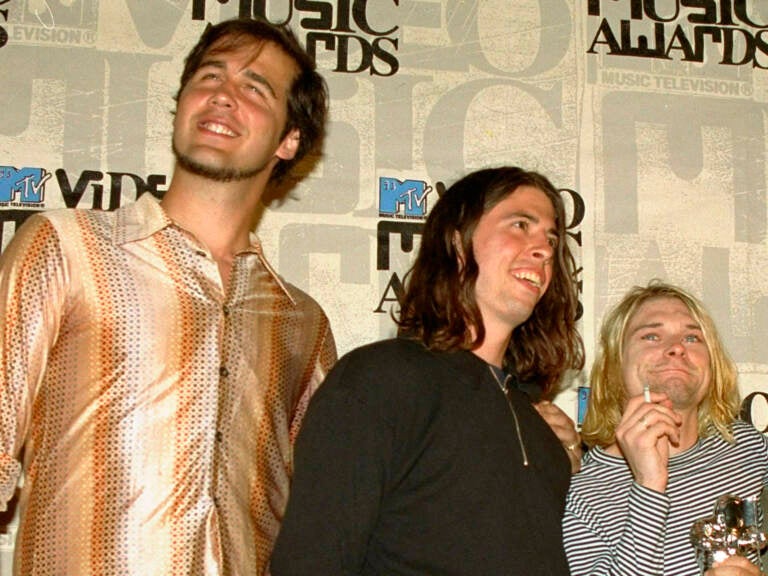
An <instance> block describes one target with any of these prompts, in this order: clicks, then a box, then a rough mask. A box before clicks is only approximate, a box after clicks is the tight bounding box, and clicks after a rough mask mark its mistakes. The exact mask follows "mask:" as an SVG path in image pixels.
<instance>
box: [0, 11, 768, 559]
mask: <svg viewBox="0 0 768 576" xmlns="http://www.w3.org/2000/svg"><path fill="white" fill-rule="evenodd" d="M235 16H263V17H266V18H267V19H269V20H270V21H272V22H276V23H288V24H289V25H290V26H291V27H292V28H293V29H294V30H295V32H296V33H297V35H298V36H299V37H300V39H301V40H302V41H303V42H304V43H305V45H306V46H307V47H308V49H309V51H310V52H312V53H314V54H315V55H316V57H317V59H318V63H319V67H320V69H321V70H322V72H323V74H324V76H325V77H326V79H327V81H328V84H329V87H330V92H331V122H330V131H329V135H328V138H327V140H326V143H325V149H324V154H323V158H322V160H321V162H319V163H318V164H317V165H316V166H315V167H314V169H313V170H312V172H311V173H310V174H309V175H308V176H307V177H306V178H305V179H304V180H303V181H302V182H301V183H300V184H299V185H297V186H296V187H295V188H294V189H293V190H291V191H290V194H289V195H288V196H287V197H283V198H280V199H276V200H274V201H272V202H271V203H269V205H268V206H267V207H266V208H265V209H264V211H263V214H262V215H261V218H260V223H259V234H260V236H261V238H262V241H263V243H264V247H265V250H266V252H267V254H268V255H269V257H270V259H271V261H272V262H273V264H275V266H276V267H277V269H278V270H279V271H280V273H281V274H282V275H283V276H284V277H286V279H288V280H289V281H291V282H293V283H295V284H297V285H298V286H300V287H301V288H303V289H305V290H307V291H308V292H309V293H311V294H312V295H313V296H314V297H315V298H316V299H317V300H318V301H319V302H320V303H321V305H322V306H323V307H324V309H325V310H326V312H327V314H328V316H329V317H330V319H331V323H332V326H333V329H334V333H335V335H336V339H337V343H338V346H339V350H340V352H342V353H343V352H346V351H348V350H349V349H351V348H353V347H356V346H359V345H361V344H364V343H367V342H370V341H373V340H376V339H379V338H384V337H389V336H392V335H393V334H394V324H393V322H392V319H391V312H392V311H393V310H396V309H397V300H398V297H399V296H400V295H401V294H402V281H403V276H404V274H405V272H406V271H407V269H408V267H409V265H410V262H411V261H412V258H413V256H414V254H415V251H416V250H417V248H418V245H419V235H420V231H421V227H422V225H423V221H424V218H425V217H426V215H427V214H428V213H429V210H430V209H431V207H432V206H433V205H434V202H435V201H436V200H437V198H438V196H439V194H440V192H441V191H442V190H444V189H445V187H447V186H449V185H450V184H451V183H452V182H453V181H455V180H456V179H457V178H458V177H460V176H461V175H463V174H464V173H466V172H468V171H471V170H475V169H478V168H482V167H486V166H495V165H500V164H513V165H518V166H522V167H524V168H527V169H534V170H538V171H540V172H542V173H544V174H545V175H547V176H548V177H549V178H550V179H551V180H552V181H553V183H554V184H555V185H556V186H558V187H559V188H561V189H562V194H563V196H564V198H565V200H566V205H567V206H568V218H569V222H568V228H569V232H570V234H571V241H572V242H573V246H574V248H575V251H576V253H577V254H578V257H579V264H580V272H579V281H580V289H581V302H582V306H583V316H582V319H581V329H582V333H583V335H584V338H585V342H586V345H587V350H588V360H589V359H591V357H592V354H593V350H594V343H595V338H596V332H597V330H598V327H599V325H600V321H601V318H602V315H603V314H604V312H605V310H606V309H607V308H608V307H609V306H611V305H612V304H613V303H615V301H616V300H617V299H618V298H619V297H620V296H621V295H622V294H623V293H624V292H625V291H626V290H627V289H628V288H629V287H631V286H632V285H634V284H645V283H647V281H648V280H649V279H651V278H662V279H664V280H667V281H670V282H673V283H677V284H680V285H682V286H684V287H686V288H688V289H690V290H691V291H692V292H694V293H695V294H697V295H698V296H700V297H701V298H702V299H703V300H704V302H705V303H706V304H707V305H708V307H709V308H710V310H711V311H712V312H713V315H714V317H715V320H716V322H717V324H718V327H719V328H720V330H721V331H722V334H723V336H724V339H725V341H726V343H727V345H728V347H729V350H730V352H731V354H732V356H733V357H734V359H735V360H736V362H737V364H738V366H739V369H740V371H741V386H742V392H743V394H744V396H745V397H748V398H749V400H748V402H747V403H746V405H745V407H746V412H747V413H748V414H750V415H751V416H752V417H753V419H754V420H755V424H757V425H758V427H761V428H765V427H766V425H768V408H767V406H768V403H767V402H766V398H768V395H766V393H765V392H766V391H768V246H767V245H766V233H767V231H768V210H767V206H766V131H767V129H766V101H768V76H766V68H768V2H765V1H763V0H697V1H696V2H693V1H692V0H482V2H480V1H476V2H471V1H467V0H442V1H440V0H375V1H374V0H111V1H110V2H98V1H97V0H0V78H2V81H1V82H0V102H2V122H1V123H0V234H1V238H2V246H5V245H6V244H7V242H8V241H9V240H10V238H11V237H12V236H13V234H14V232H15V230H16V228H17V227H18V226H19V225H20V224H21V223H22V222H23V221H24V220H25V219H26V218H27V217H28V216H29V215H30V214H31V213H33V212H35V211H38V210H50V209H55V208H65V207H69V208H73V207H78V208H97V209H104V210H110V209H114V208H116V207H117V206H119V205H121V204H124V203H126V202H129V201H132V200H134V199H135V198H136V197H137V196H138V195H140V194H142V193H145V192H149V193H153V194H156V195H162V193H163V191H164V190H165V189H166V188H167V185H168V183H169V180H170V174H171V171H172V167H173V157H172V154H171V151H170V135H171V119H172V112H173V109H174V106H175V103H174V101H173V95H174V93H175V92H176V90H177V88H178V80H179V76H180V72H181V68H182V61H183V58H184V56H185V54H186V53H187V52H188V50H189V49H190V48H191V46H192V45H193V44H194V43H195V41H196V40H197V38H198V36H199V34H200V33H201V32H202V30H203V29H204V27H205V25H206V23H207V22H214V23H215V22H219V21H221V20H223V19H226V18H231V17H235ZM585 379H586V377H585V375H584V374H581V375H577V376H576V377H575V378H574V380H573V382H571V383H569V384H568V386H567V389H566V390H564V392H563V393H562V394H561V396H560V397H559V398H558V403H559V404H560V405H561V406H563V407H564V408H565V409H566V410H567V411H568V412H569V413H570V414H571V415H572V416H573V417H574V419H575V418H576V416H577V401H576V398H577V389H578V387H579V386H580V385H583V384H584V381H585ZM6 521H7V520H6ZM12 536H13V526H12V525H11V527H10V528H9V534H6V535H2V534H0V538H5V540H0V548H2V550H0V553H4V554H5V556H3V558H4V559H5V560H4V562H5V564H4V566H6V568H5V569H7V565H8V563H7V562H8V558H9V556H8V550H10V547H11V544H10V543H11V541H12ZM2 569H3V568H2V567H0V570H2Z"/></svg>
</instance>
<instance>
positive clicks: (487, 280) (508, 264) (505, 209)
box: [472, 185, 558, 337]
mask: <svg viewBox="0 0 768 576" xmlns="http://www.w3.org/2000/svg"><path fill="white" fill-rule="evenodd" d="M557 240H558V236H557V228H556V224H555V210H554V207H553V206H552V202H551V201H550V199H549V198H548V197H547V195H546V194H545V193H544V192H542V191H541V190H539V189H538V188H534V187H533V186H525V185H524V186H519V187H518V188H517V189H515V190H514V192H512V193H511V194H509V195H508V196H506V197H505V198H504V199H503V200H501V201H499V202H498V203H497V204H496V205H495V206H493V208H491V209H490V210H489V211H488V212H486V213H485V214H484V215H483V216H482V218H480V221H479V222H478V224H477V227H476V228H475V231H474V233H473V235H472V246H473V253H474V257H475V260H476V262H477V265H478V269H479V273H478V276H477V281H476V283H475V298H476V301H477V305H478V308H479V309H480V313H481V315H482V318H483V324H484V325H485V329H486V332H487V333H488V334H489V335H491V336H492V337H493V336H499V337H509V335H510V334H511V333H512V331H513V330H514V329H515V328H516V327H517V326H519V325H520V324H522V323H523V322H525V321H526V320H527V319H528V317H529V316H530V315H531V313H532V312H533V309H534V307H535V306H536V304H537V303H538V302H539V300H540V299H541V297H542V296H543V295H544V293H545V292H546V290H547V287H548V286H549V282H550V280H551V279H552V264H553V262H552V258H553V254H554V252H555V250H554V246H555V245H556V244H557Z"/></svg>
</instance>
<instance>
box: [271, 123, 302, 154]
mask: <svg viewBox="0 0 768 576" xmlns="http://www.w3.org/2000/svg"><path fill="white" fill-rule="evenodd" d="M299 142H301V132H299V129H298V128H294V129H293V130H291V131H290V132H288V134H287V135H286V136H285V138H283V141H282V142H280V145H279V146H278V147H277V150H276V151H275V156H277V157H278V158H280V160H292V159H293V157H294V156H296V152H298V150H299Z"/></svg>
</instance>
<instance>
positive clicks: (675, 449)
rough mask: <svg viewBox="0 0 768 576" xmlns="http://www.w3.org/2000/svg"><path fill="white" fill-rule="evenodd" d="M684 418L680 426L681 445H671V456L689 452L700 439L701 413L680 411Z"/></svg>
mask: <svg viewBox="0 0 768 576" xmlns="http://www.w3.org/2000/svg"><path fill="white" fill-rule="evenodd" d="M678 413H679V414H680V416H682V418H683V423H682V424H681V425H680V443H679V444H678V445H677V446H673V445H671V444H670V446H669V455H670V456H674V455H675V454H679V453H680V452H684V451H685V450H688V448H690V447H691V446H693V445H694V444H696V442H697V441H698V439H699V413H698V410H696V409H694V410H687V411H678Z"/></svg>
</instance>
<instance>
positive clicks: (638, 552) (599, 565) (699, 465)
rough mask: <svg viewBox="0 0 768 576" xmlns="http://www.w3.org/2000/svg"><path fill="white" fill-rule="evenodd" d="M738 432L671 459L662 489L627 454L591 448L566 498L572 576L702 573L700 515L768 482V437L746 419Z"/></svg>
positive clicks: (709, 439)
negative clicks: (697, 537)
mask: <svg viewBox="0 0 768 576" xmlns="http://www.w3.org/2000/svg"><path fill="white" fill-rule="evenodd" d="M733 432H734V438H735V440H736V442H735V443H734V444H730V443H728V442H726V441H725V440H724V439H723V438H722V437H721V436H719V435H715V436H710V437H707V438H703V439H700V440H699V441H698V442H697V443H696V444H695V445H694V446H693V447H691V448H689V449H688V450H686V451H685V452H682V453H680V454H677V455H675V456H673V457H672V458H670V461H669V480H668V484H667V491H666V493H663V494H662V493H660V492H656V491H654V490H650V489H648V488H644V487H642V486H640V485H638V484H636V483H635V482H634V478H633V476H632V472H631V471H630V469H629V466H628V464H627V462H626V461H625V460H624V459H623V458H620V457H616V456H611V455H609V454H607V453H606V452H605V451H604V450H602V449H601V448H593V449H592V450H590V451H589V452H588V453H587V454H586V456H585V457H584V463H583V466H582V469H581V472H580V473H578V474H576V475H575V476H574V477H573V481H572V482H571V488H570V492H569V494H568V500H567V503H566V510H565V519H564V524H563V531H564V541H565V550H566V553H567V555H568V562H569V564H570V568H571V574H572V576H581V575H589V576H601V575H606V576H607V575H610V576H625V575H626V576H646V575H647V576H651V575H653V576H661V575H663V576H698V574H699V569H698V566H697V564H696V557H695V553H694V549H693V546H692V545H691V543H690V540H689V533H690V529H691V525H692V524H693V522H694V520H697V519H698V518H702V517H704V516H711V515H712V512H713V508H714V505H715V500H717V498H718V497H720V496H722V495H724V494H734V495H736V496H740V497H742V498H747V497H751V496H756V495H758V494H759V493H760V490H761V488H762V487H763V486H764V485H766V484H768V441H767V440H766V437H765V436H763V435H762V434H760V433H759V432H758V431H757V430H755V428H754V427H752V426H751V425H749V424H747V423H745V422H741V421H738V422H735V423H734V425H733ZM753 560H754V558H753Z"/></svg>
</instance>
